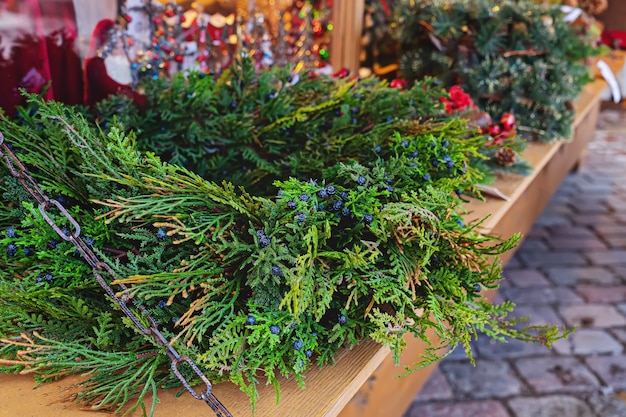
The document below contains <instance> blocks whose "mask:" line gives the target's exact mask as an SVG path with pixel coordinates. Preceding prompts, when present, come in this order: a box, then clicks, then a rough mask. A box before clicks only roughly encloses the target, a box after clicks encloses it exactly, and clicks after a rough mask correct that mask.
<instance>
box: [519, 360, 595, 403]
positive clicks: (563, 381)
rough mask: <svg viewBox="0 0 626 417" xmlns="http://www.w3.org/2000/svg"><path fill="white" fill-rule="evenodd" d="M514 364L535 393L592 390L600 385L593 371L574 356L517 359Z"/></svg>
mask: <svg viewBox="0 0 626 417" xmlns="http://www.w3.org/2000/svg"><path fill="white" fill-rule="evenodd" d="M514 366H515V368H516V369H517V371H518V372H519V373H520V375H521V376H522V378H523V379H524V381H525V382H526V384H528V385H529V386H530V388H531V389H532V390H533V391H534V392H535V393H537V394H554V393H556V392H593V391H594V390H596V389H597V388H598V387H599V386H600V382H599V381H598V379H597V378H596V377H595V376H594V375H593V373H592V372H591V371H590V370H589V369H587V367H586V366H585V365H584V364H583V363H581V362H580V361H579V360H578V359H576V358H574V357H538V358H537V357H536V358H526V359H518V360H515V361H514Z"/></svg>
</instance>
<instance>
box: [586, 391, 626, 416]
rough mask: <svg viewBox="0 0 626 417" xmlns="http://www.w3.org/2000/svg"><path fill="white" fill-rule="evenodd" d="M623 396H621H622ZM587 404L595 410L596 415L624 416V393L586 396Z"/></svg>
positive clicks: (625, 403)
mask: <svg viewBox="0 0 626 417" xmlns="http://www.w3.org/2000/svg"><path fill="white" fill-rule="evenodd" d="M622 397H623V398H622ZM587 404H589V405H590V406H591V408H592V409H593V410H594V411H595V412H596V415H597V416H598V417H624V416H626V395H624V393H611V392H609V393H606V394H605V393H602V392H598V393H596V394H593V395H590V396H588V397H587Z"/></svg>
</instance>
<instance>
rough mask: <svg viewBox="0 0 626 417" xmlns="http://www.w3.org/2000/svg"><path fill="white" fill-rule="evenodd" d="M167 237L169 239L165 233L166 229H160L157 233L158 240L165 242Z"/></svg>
mask: <svg viewBox="0 0 626 417" xmlns="http://www.w3.org/2000/svg"><path fill="white" fill-rule="evenodd" d="M166 237H167V232H166V231H165V229H163V228H159V230H157V232H156V238H157V239H158V240H165V238H166Z"/></svg>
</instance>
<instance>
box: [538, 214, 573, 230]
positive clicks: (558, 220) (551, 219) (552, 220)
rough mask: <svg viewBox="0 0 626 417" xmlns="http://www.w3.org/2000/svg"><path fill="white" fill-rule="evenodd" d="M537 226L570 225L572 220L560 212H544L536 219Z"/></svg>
mask: <svg viewBox="0 0 626 417" xmlns="http://www.w3.org/2000/svg"><path fill="white" fill-rule="evenodd" d="M535 224H536V225H537V226H543V227H554V226H569V225H571V224H572V221H571V220H570V219H569V218H568V217H565V216H562V215H560V214H549V213H547V214H542V215H541V216H540V217H539V218H538V219H537V220H536V221H535Z"/></svg>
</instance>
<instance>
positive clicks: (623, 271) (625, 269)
mask: <svg viewBox="0 0 626 417" xmlns="http://www.w3.org/2000/svg"><path fill="white" fill-rule="evenodd" d="M610 269H611V270H612V271H614V272H615V273H616V274H617V276H618V277H620V278H621V280H622V281H623V282H624V283H626V266H624V265H613V266H611V267H610Z"/></svg>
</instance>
